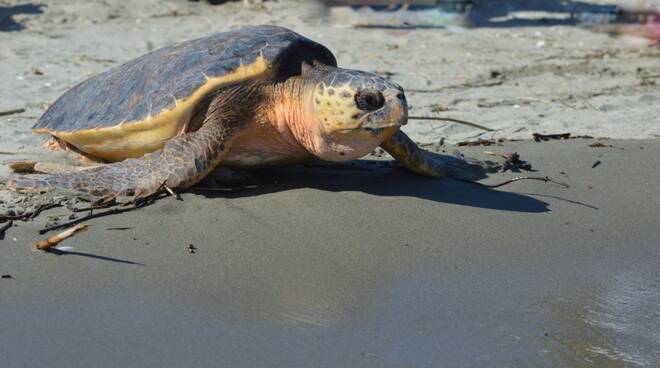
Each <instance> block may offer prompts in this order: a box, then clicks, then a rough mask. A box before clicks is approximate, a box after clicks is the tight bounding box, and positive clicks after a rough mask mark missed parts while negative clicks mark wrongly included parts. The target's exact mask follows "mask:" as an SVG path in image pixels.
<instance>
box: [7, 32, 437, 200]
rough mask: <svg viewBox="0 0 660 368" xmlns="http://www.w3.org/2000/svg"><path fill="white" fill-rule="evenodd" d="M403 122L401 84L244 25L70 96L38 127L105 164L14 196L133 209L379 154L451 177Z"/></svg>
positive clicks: (40, 178)
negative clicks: (289, 167)
mask: <svg viewBox="0 0 660 368" xmlns="http://www.w3.org/2000/svg"><path fill="white" fill-rule="evenodd" d="M407 119H408V107H407V103H406V97H405V94H404V91H403V89H402V88H401V87H400V86H399V85H397V84H396V83H393V82H391V81H389V80H387V79H385V78H382V77H380V76H378V75H376V74H373V73H367V72H363V71H357V70H349V69H343V68H338V67H337V63H336V60H335V57H334V56H333V54H332V53H331V52H330V51H329V50H328V49H327V48H326V47H324V46H323V45H321V44H319V43H316V42H314V41H312V40H309V39H307V38H305V37H303V36H301V35H299V34H298V33H295V32H293V31H291V30H289V29H286V28H282V27H276V26H254V27H245V28H241V29H238V30H234V31H229V32H225V33H218V34H215V35H212V36H209V37H205V38H200V39H196V40H191V41H187V42H183V43H180V44H178V45H175V46H171V47H165V48H161V49H158V50H155V51H152V52H150V53H148V54H146V55H143V56H141V57H139V58H137V59H134V60H132V61H129V62H127V63H125V64H123V65H120V66H117V67H114V68H112V69H110V70H108V71H106V72H104V73H101V74H99V75H96V76H94V77H91V78H89V79H87V80H85V81H83V82H82V83H80V84H78V85H76V86H75V87H73V88H72V89H71V90H69V91H68V92H66V93H65V94H64V95H62V96H61V97H60V98H59V99H58V100H57V101H55V103H53V105H52V106H50V108H49V109H48V110H47V111H46V112H45V113H44V115H43V116H42V117H41V118H40V119H39V121H38V122H37V123H36V125H35V126H34V129H35V131H36V132H37V133H42V134H48V135H51V136H52V137H53V139H55V140H56V141H57V142H58V143H59V144H60V145H63V146H66V147H68V148H70V149H73V150H75V151H77V152H79V153H81V154H83V155H85V156H88V157H91V158H94V159H96V160H102V161H104V162H106V164H103V165H100V166H96V167H93V168H89V169H85V170H80V171H77V172H69V173H59V174H35V175H22V176H17V177H14V178H12V179H10V181H9V183H8V187H9V188H11V189H13V190H17V191H34V190H47V189H73V190H77V191H83V192H87V193H91V194H92V195H98V196H104V197H105V196H109V197H112V196H128V197H130V198H133V199H138V198H142V197H145V196H149V195H151V194H154V193H156V192H160V191H162V190H163V188H166V189H167V190H168V191H170V190H172V189H183V188H186V187H190V186H192V185H193V184H195V183H197V182H198V181H200V180H201V179H202V178H204V176H206V175H207V174H208V173H209V172H210V171H212V170H213V169H214V168H215V167H216V166H218V165H222V166H227V167H255V166H264V165H275V164H282V163H291V162H299V161H303V160H306V159H310V158H319V159H321V160H327V161H347V160H353V159H357V158H359V157H362V156H364V155H366V154H368V153H370V152H372V150H374V149H375V148H376V147H378V146H379V145H380V146H381V147H382V148H383V149H385V150H386V151H387V152H389V153H390V154H391V155H392V156H393V157H394V158H395V159H396V160H398V161H400V162H401V163H402V164H403V165H404V166H405V167H406V168H408V169H410V170H412V171H414V172H416V173H418V174H421V175H425V176H431V177H441V176H444V175H445V171H444V169H443V167H442V164H441V163H440V162H437V161H435V160H433V159H432V158H430V157H429V156H427V155H426V152H425V151H422V150H421V149H420V148H418V147H417V145H416V144H415V143H414V142H413V141H412V140H411V139H410V138H409V137H408V136H406V134H404V133H403V132H402V131H401V130H399V128H400V127H401V126H402V125H405V124H406V122H407Z"/></svg>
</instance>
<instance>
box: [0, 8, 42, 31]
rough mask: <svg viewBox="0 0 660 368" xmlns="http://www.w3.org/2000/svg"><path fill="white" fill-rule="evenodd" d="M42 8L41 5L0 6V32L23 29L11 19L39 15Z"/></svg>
mask: <svg viewBox="0 0 660 368" xmlns="http://www.w3.org/2000/svg"><path fill="white" fill-rule="evenodd" d="M43 7H44V6H43V5H41V4H21V5H14V6H0V32H12V31H20V30H23V29H25V26H23V25H22V24H20V23H17V22H16V21H15V20H14V19H13V18H12V17H13V16H14V15H18V14H41V13H43V10H42V9H41V8H43Z"/></svg>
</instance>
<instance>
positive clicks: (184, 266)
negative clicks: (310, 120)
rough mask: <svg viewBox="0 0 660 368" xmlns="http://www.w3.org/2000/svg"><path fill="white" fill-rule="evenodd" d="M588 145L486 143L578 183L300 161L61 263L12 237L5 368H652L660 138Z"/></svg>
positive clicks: (0, 301)
mask: <svg viewBox="0 0 660 368" xmlns="http://www.w3.org/2000/svg"><path fill="white" fill-rule="evenodd" d="M593 142H594V141H592V140H569V141H551V142H544V143H534V142H510V143H506V144H505V146H502V147H487V148H486V149H488V150H491V151H501V152H509V151H518V152H520V154H521V156H522V158H523V159H525V160H529V161H530V162H531V163H532V164H533V166H534V168H536V169H537V170H539V171H538V173H537V174H539V175H550V176H553V177H556V178H558V179H561V180H562V181H565V182H568V183H569V184H570V185H571V187H570V188H569V189H564V188H562V187H559V186H556V185H552V184H544V183H540V182H518V183H515V184H512V185H510V186H508V187H505V188H502V189H500V190H489V189H484V188H480V187H477V186H474V185H470V184H466V183H462V182H457V181H453V180H430V179H424V178H419V177H417V176H414V175H412V174H409V173H407V172H404V171H402V170H399V169H392V168H382V167H381V168H378V169H374V170H349V169H342V168H339V169H328V168H314V167H306V168H301V167H297V166H296V167H291V168H285V169H278V170H272V171H267V172H261V173H260V174H255V175H256V176H255V177H254V178H253V180H255V182H260V183H261V184H260V185H259V187H258V188H256V189H251V190H246V191H242V192H237V193H230V194H219V195H212V196H209V195H201V194H194V193H186V194H184V195H183V201H176V200H174V199H169V198H168V199H165V200H161V201H159V202H157V203H156V204H155V205H152V206H150V207H147V208H144V209H141V210H138V211H134V212H129V213H126V214H122V215H118V216H111V217H106V218H102V219H96V220H92V221H89V223H90V224H92V227H91V229H90V230H89V231H87V232H85V233H83V234H80V235H78V236H76V237H74V238H72V239H70V240H69V241H67V243H66V245H67V246H72V247H74V250H73V251H71V252H70V253H68V254H64V255H55V254H47V253H39V252H33V251H32V250H31V249H30V244H31V243H32V242H33V241H35V240H37V239H40V238H41V237H40V236H39V235H37V230H38V229H40V228H41V227H42V226H43V225H44V223H45V221H46V217H45V216H41V217H39V218H38V219H36V220H35V221H34V222H28V223H21V224H20V226H19V227H13V228H11V229H10V230H9V231H8V232H7V234H6V236H5V239H4V240H2V241H0V273H2V274H10V275H11V276H12V278H11V279H1V280H0V290H1V295H2V298H0V346H2V350H3V353H2V354H1V355H0V365H1V366H3V367H21V366H50V367H90V366H94V367H111V366H114V367H116V366H125V367H181V366H188V367H192V366H195V367H203V366H207V367H211V366H232V367H272V366H290V367H311V366H314V367H347V366H353V367H402V366H411V367H438V366H440V367H486V366H488V367H493V366H497V367H507V366H535V367H556V366H561V367H622V366H631V367H632V366H644V367H654V366H655V365H657V362H658V360H659V359H658V358H659V356H660V334H659V333H658V331H660V324H659V321H660V319H659V318H658V316H660V272H659V271H658V270H660V248H659V247H658V242H659V241H660V229H659V228H658V221H657V215H658V208H660V199H659V197H658V195H657V193H656V185H655V183H658V182H659V181H660V171H659V170H658V164H659V159H658V157H660V143H659V142H658V141H657V140H636V141H628V140H607V141H602V143H605V144H607V145H612V146H613V148H592V147H589V145H590V144H592V143H593ZM483 150H484V148H483V147H471V148H468V149H465V150H463V152H465V153H466V154H467V155H471V156H474V157H481V158H484V156H480V153H481V152H482V151H483ZM596 161H600V162H601V163H600V164H599V165H598V166H596V167H595V168H592V166H593V165H594V163H595V162H596ZM510 176H512V174H493V175H490V177H489V178H487V179H485V181H487V182H495V181H500V180H503V179H505V178H508V177H510ZM268 181H270V184H268V183H267V182H268ZM274 181H277V183H274ZM57 213H66V211H65V210H62V209H56V210H51V211H49V212H48V213H47V214H48V215H52V214H57ZM113 228H114V229H113ZM117 228H119V229H121V228H124V229H123V230H119V229H117ZM189 244H193V245H194V247H196V248H197V250H196V253H194V254H192V253H190V252H189V250H188V245H189Z"/></svg>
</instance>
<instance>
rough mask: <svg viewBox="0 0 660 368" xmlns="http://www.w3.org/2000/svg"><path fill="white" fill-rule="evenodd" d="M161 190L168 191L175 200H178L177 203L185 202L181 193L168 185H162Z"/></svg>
mask: <svg viewBox="0 0 660 368" xmlns="http://www.w3.org/2000/svg"><path fill="white" fill-rule="evenodd" d="M160 188H161V190H164V191H166V192H167V193H168V194H169V195H171V196H172V197H174V199H176V200H177V201H183V199H182V198H181V196H180V195H179V193H176V192H175V191H174V190H173V189H172V188H170V187H168V186H167V184H165V183H163V184H161V186H160Z"/></svg>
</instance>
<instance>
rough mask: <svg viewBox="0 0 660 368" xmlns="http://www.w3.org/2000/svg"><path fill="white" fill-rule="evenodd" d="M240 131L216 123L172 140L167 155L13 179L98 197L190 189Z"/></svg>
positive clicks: (27, 187) (19, 185)
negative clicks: (165, 187) (62, 172)
mask: <svg viewBox="0 0 660 368" xmlns="http://www.w3.org/2000/svg"><path fill="white" fill-rule="evenodd" d="M237 133H238V129H236V127H235V125H234V127H229V125H228V124H223V123H222V122H220V121H217V120H216V121H211V122H209V123H207V124H205V125H203V126H202V127H201V128H200V129H199V130H197V131H195V132H191V133H187V134H183V135H180V136H178V137H175V138H173V139H171V140H170V141H168V142H167V143H166V144H165V147H164V148H163V149H162V150H161V151H157V152H153V153H149V154H146V155H144V156H143V157H141V158H139V159H127V160H124V161H122V162H117V163H114V164H108V165H103V166H100V167H97V168H92V169H87V170H83V171H80V172H74V173H64V174H56V175H25V176H18V177H15V178H12V179H11V180H10V181H9V183H8V187H9V188H10V189H12V190H16V191H22V192H25V191H35V190H37V191H38V190H48V189H69V190H71V189H72V190H77V191H81V192H86V193H90V194H92V195H96V196H129V197H133V198H134V199H138V198H143V197H146V196H149V195H151V194H154V193H156V192H158V191H160V190H161V189H162V188H163V187H164V186H167V187H168V188H172V189H175V188H186V187H189V186H191V185H193V184H195V183H197V182H198V181H200V180H201V179H202V178H203V177H204V176H206V174H208V173H209V172H210V171H211V170H213V168H215V167H216V166H217V165H218V163H219V162H220V161H221V160H222V159H223V157H224V156H225V155H226V153H227V151H228V150H229V146H230V143H231V141H233V138H235V136H236V135H237Z"/></svg>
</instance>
